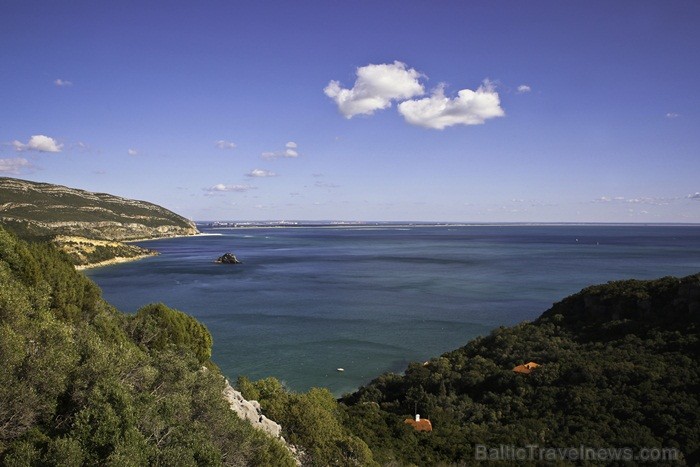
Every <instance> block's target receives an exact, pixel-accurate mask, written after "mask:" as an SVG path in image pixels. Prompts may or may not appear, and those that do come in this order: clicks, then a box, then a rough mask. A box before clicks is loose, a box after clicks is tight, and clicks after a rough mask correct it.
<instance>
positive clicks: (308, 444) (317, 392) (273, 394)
mask: <svg viewBox="0 0 700 467" xmlns="http://www.w3.org/2000/svg"><path fill="white" fill-rule="evenodd" d="M237 387H238V389H239V391H241V394H243V397H245V398H246V399H255V400H257V401H259V402H260V405H261V407H262V409H263V411H264V412H265V414H266V415H267V416H268V417H270V418H271V419H273V420H275V421H276V422H278V423H280V424H281V425H282V428H283V435H284V437H285V439H286V440H287V441H289V442H290V443H292V444H294V445H297V446H300V447H301V451H302V455H301V456H300V457H301V459H302V462H303V463H304V465H313V466H319V467H323V466H329V465H357V466H372V465H378V464H376V463H375V462H374V460H373V459H372V453H371V452H370V450H369V448H368V447H367V445H366V444H365V443H364V441H362V440H361V439H359V438H358V437H356V436H353V435H352V434H351V433H350V432H349V431H348V430H347V429H346V428H345V427H344V426H343V424H342V420H343V417H344V413H343V410H342V408H341V406H340V405H339V404H338V402H337V401H336V400H335V398H334V397H333V395H332V394H331V393H330V391H329V390H328V389H322V388H313V389H311V390H310V391H308V392H306V393H303V394H296V393H291V392H288V391H287V390H285V388H284V387H283V386H282V384H281V383H280V382H279V381H278V380H276V379H275V378H266V379H262V380H259V381H256V382H251V381H249V380H248V379H247V378H245V377H239V378H238V381H237Z"/></svg>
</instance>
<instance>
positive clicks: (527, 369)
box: [513, 362, 540, 375]
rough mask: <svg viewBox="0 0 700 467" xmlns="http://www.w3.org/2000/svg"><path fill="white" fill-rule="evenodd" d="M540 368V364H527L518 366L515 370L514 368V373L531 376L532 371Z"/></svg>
mask: <svg viewBox="0 0 700 467" xmlns="http://www.w3.org/2000/svg"><path fill="white" fill-rule="evenodd" d="M538 366H540V365H539V363H535V362H527V363H526V364H524V365H518V366H516V367H515V368H513V371H514V372H516V373H521V374H523V375H529V374H530V373H532V370H534V369H535V368H537V367H538Z"/></svg>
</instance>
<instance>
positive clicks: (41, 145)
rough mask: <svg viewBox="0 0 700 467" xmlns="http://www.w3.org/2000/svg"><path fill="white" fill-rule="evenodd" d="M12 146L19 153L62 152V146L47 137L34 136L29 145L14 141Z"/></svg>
mask: <svg viewBox="0 0 700 467" xmlns="http://www.w3.org/2000/svg"><path fill="white" fill-rule="evenodd" d="M12 145H13V146H14V147H15V149H16V150H17V151H39V152H61V148H62V147H63V145H62V144H59V143H58V142H57V141H56V140H55V139H53V138H50V137H48V136H45V135H34V136H32V137H31V138H29V141H28V142H27V144H24V143H22V142H20V141H17V140H15V141H13V142H12Z"/></svg>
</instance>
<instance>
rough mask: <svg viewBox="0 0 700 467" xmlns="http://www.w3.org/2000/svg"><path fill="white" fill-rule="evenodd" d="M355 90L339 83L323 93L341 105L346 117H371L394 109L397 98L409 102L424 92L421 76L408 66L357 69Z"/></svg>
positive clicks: (370, 66)
mask: <svg viewBox="0 0 700 467" xmlns="http://www.w3.org/2000/svg"><path fill="white" fill-rule="evenodd" d="M356 76H357V78H356V79H355V84H354V85H353V87H352V88H350V89H346V88H342V87H341V85H340V82H338V81H335V80H334V81H331V82H329V83H328V85H327V86H326V87H325V88H324V90H323V92H324V93H325V94H326V96H328V97H330V98H331V99H332V100H333V101H334V102H335V103H336V105H337V106H338V110H339V111H340V113H341V114H343V116H344V117H345V118H352V117H354V116H355V115H372V114H373V113H374V112H375V111H376V110H382V109H386V108H388V107H391V102H392V101H393V100H396V99H409V98H411V97H415V96H420V95H423V94H424V93H425V89H424V88H423V85H422V84H421V83H420V82H419V81H418V79H419V78H420V77H421V76H422V75H421V74H420V73H419V72H418V71H416V70H414V69H413V68H407V65H406V64H405V63H402V62H399V61H395V62H394V63H382V64H378V65H374V64H370V65H367V66H363V67H359V68H357V70H356Z"/></svg>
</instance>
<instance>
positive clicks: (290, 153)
mask: <svg viewBox="0 0 700 467" xmlns="http://www.w3.org/2000/svg"><path fill="white" fill-rule="evenodd" d="M284 148H285V149H284V151H275V152H263V153H262V154H261V155H260V157H262V158H263V159H268V160H270V159H279V158H280V157H287V158H295V157H299V151H298V150H297V143H295V142H294V141H290V142H288V143H287V144H285V145H284Z"/></svg>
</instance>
